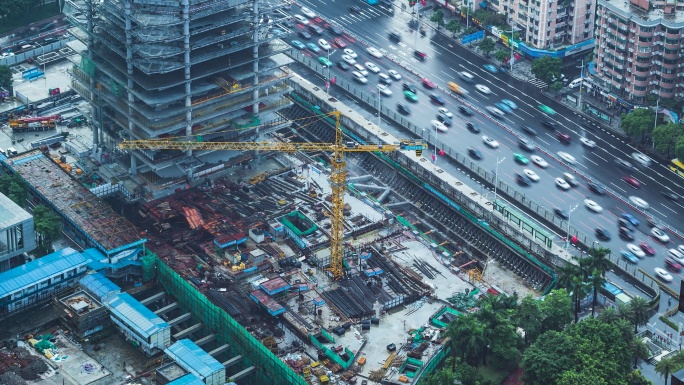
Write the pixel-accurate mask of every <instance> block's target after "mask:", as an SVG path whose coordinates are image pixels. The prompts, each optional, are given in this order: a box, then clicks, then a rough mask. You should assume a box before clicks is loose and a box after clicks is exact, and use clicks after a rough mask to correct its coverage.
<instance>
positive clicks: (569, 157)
mask: <svg viewBox="0 0 684 385" xmlns="http://www.w3.org/2000/svg"><path fill="white" fill-rule="evenodd" d="M557 154H558V157H559V158H561V159H562V160H564V161H565V162H567V163H569V164H575V163H577V159H575V157H574V156H572V155H570V154H568V153H567V152H564V151H558V153H557Z"/></svg>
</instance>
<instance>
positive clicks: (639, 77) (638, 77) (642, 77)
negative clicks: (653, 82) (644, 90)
mask: <svg viewBox="0 0 684 385" xmlns="http://www.w3.org/2000/svg"><path fill="white" fill-rule="evenodd" d="M634 80H635V81H637V82H645V81H647V80H648V78H647V77H646V76H635V77H634Z"/></svg>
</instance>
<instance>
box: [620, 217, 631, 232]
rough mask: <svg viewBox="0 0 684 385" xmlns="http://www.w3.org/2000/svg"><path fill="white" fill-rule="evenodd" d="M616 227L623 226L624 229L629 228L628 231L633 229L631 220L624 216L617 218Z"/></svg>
mask: <svg viewBox="0 0 684 385" xmlns="http://www.w3.org/2000/svg"><path fill="white" fill-rule="evenodd" d="M618 227H624V228H626V229H629V231H634V226H633V225H632V222H630V221H628V220H627V219H625V218H618Z"/></svg>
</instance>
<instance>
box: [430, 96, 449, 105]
mask: <svg viewBox="0 0 684 385" xmlns="http://www.w3.org/2000/svg"><path fill="white" fill-rule="evenodd" d="M430 101H431V102H433V103H435V104H437V105H439V106H443V105H445V104H446V100H444V98H443V97H441V96H439V95H437V94H430Z"/></svg>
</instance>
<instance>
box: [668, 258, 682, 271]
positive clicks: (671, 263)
mask: <svg viewBox="0 0 684 385" xmlns="http://www.w3.org/2000/svg"><path fill="white" fill-rule="evenodd" d="M665 267H667V269H668V270H670V271H674V272H675V273H677V272H679V271H680V270H682V265H681V264H680V263H679V262H678V261H677V260H674V259H671V258H668V259H666V260H665Z"/></svg>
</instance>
